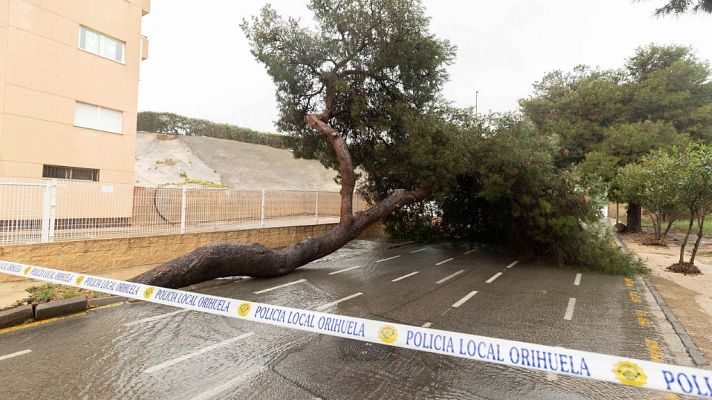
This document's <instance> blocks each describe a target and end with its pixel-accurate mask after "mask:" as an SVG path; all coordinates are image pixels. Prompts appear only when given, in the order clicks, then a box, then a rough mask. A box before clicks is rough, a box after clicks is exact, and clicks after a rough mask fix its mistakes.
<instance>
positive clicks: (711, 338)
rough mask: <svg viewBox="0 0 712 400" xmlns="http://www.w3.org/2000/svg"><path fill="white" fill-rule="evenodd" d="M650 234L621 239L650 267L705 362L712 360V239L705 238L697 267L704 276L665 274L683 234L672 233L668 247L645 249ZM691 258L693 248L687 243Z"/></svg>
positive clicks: (661, 290)
mask: <svg viewBox="0 0 712 400" xmlns="http://www.w3.org/2000/svg"><path fill="white" fill-rule="evenodd" d="M649 235H650V234H649V233H638V234H623V235H620V238H621V240H623V242H624V243H625V244H626V246H627V247H628V249H629V250H630V251H631V252H633V253H635V254H637V255H638V256H640V257H641V258H642V259H643V260H644V261H645V263H646V265H647V266H648V268H650V276H649V278H650V281H651V282H652V283H653V285H655V288H656V289H657V291H658V292H659V294H660V296H662V298H663V300H665V303H667V305H668V306H669V307H670V309H671V310H672V312H673V313H674V314H675V317H676V318H677V319H678V321H679V322H680V323H681V324H682V325H683V326H684V328H685V330H686V331H687V333H688V334H689V335H690V337H691V338H692V340H693V341H694V342H695V345H697V347H698V348H699V350H700V351H701V352H702V354H703V355H704V357H705V359H707V360H708V362H709V360H712V335H710V332H712V240H710V239H709V238H705V240H703V244H702V245H701V246H700V250H699V252H698V256H697V259H696V260H695V265H697V266H698V267H699V268H700V270H701V271H702V274H701V275H697V276H689V275H683V274H677V273H674V272H670V271H666V270H665V268H667V267H668V266H670V265H672V264H674V263H676V262H677V261H678V258H679V254H680V246H679V243H680V234H670V235H669V244H668V247H661V246H645V245H643V244H642V243H641V242H642V240H643V239H644V238H646V237H647V236H649ZM687 247H688V256H689V251H690V250H691V247H692V246H691V245H689V244H688V246H687Z"/></svg>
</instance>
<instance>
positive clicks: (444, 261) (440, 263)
mask: <svg viewBox="0 0 712 400" xmlns="http://www.w3.org/2000/svg"><path fill="white" fill-rule="evenodd" d="M452 260H454V258H448V259H447V260H442V261H440V262H439V263H437V264H435V265H443V264H445V263H446V262H448V261H452Z"/></svg>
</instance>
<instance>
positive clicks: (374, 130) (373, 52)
mask: <svg viewBox="0 0 712 400" xmlns="http://www.w3.org/2000/svg"><path fill="white" fill-rule="evenodd" d="M309 8H310V10H312V12H313V13H314V17H315V21H316V25H315V26H314V27H304V26H301V25H300V24H299V21H297V20H295V19H292V18H286V19H285V18H282V17H280V16H279V15H278V14H277V12H276V11H275V10H273V9H272V8H271V7H270V6H265V7H264V8H263V9H262V11H261V13H260V15H259V16H258V17H254V18H253V19H252V20H250V21H245V22H243V24H242V27H243V30H244V31H245V34H246V35H247V37H248V40H249V41H250V44H251V46H252V53H253V55H254V56H255V57H256V58H257V60H258V61H260V62H262V63H263V64H264V65H265V67H266V69H267V72H268V74H269V75H270V76H271V77H272V79H273V80H274V82H275V85H276V89H277V102H278V107H279V120H278V121H277V125H278V127H279V129H280V130H281V131H283V132H287V133H289V134H290V135H291V136H292V137H293V140H291V141H290V143H291V147H292V148H293V150H294V154H295V155H296V156H298V157H307V158H314V159H318V160H320V161H322V163H324V164H325V165H329V166H331V167H337V165H338V160H337V159H336V156H335V154H334V152H333V150H332V149H331V148H330V146H329V143H328V142H327V141H325V140H324V139H323V137H322V135H321V134H320V133H318V132H316V131H315V130H313V129H311V128H310V127H308V126H306V125H305V124H304V116H305V115H308V114H322V113H325V115H323V117H325V118H324V120H325V121H327V122H328V124H329V125H330V126H331V127H332V128H333V129H334V130H335V131H337V132H339V133H340V134H341V135H342V137H343V138H344V140H345V142H346V143H347V144H348V147H349V151H350V153H351V157H352V160H353V164H354V166H355V167H360V168H361V169H362V170H363V171H365V172H366V176H367V179H368V183H369V185H370V186H371V188H372V189H373V190H375V191H378V192H380V193H386V192H388V191H389V190H394V189H412V188H414V187H418V186H421V187H422V186H425V187H428V188H430V189H437V188H438V187H441V186H442V184H443V183H444V181H443V176H445V174H443V173H442V172H443V170H446V169H447V170H449V169H452V168H453V163H454V162H456V160H455V159H454V157H453V156H452V154H451V153H452V152H451V151H450V146H448V145H447V142H449V140H450V136H452V135H451V134H452V133H453V132H452V130H451V129H449V128H448V126H447V125H446V124H445V125H444V124H442V118H441V116H442V115H443V114H444V113H445V112H446V110H445V108H444V107H443V106H442V101H441V97H440V90H441V88H442V85H443V83H444V82H445V81H446V79H447V72H446V67H447V65H448V64H449V63H450V62H451V61H452V59H453V57H454V51H455V49H454V47H453V46H452V45H450V43H449V42H448V41H446V40H442V39H438V38H437V37H435V36H434V35H433V34H432V33H431V32H430V31H429V27H428V24H429V19H428V18H427V16H426V15H425V13H424V9H423V7H422V5H421V3H420V2H419V1H411V0H360V1H347V0H341V1H325V0H312V1H311V2H310V3H309ZM426 153H427V155H428V156H427V157H423V155H424V154H426Z"/></svg>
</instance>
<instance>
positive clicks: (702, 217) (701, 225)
mask: <svg viewBox="0 0 712 400" xmlns="http://www.w3.org/2000/svg"><path fill="white" fill-rule="evenodd" d="M705 217H706V214H705V212H704V210H702V211H700V212H699V213H698V214H697V226H698V228H699V229H698V230H697V240H695V247H693V248H692V255H691V256H690V264H692V265H695V257H696V256H697V250H699V249H700V242H701V241H702V237H703V236H704V235H705Z"/></svg>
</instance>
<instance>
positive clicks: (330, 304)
mask: <svg viewBox="0 0 712 400" xmlns="http://www.w3.org/2000/svg"><path fill="white" fill-rule="evenodd" d="M362 294H363V293H361V292H358V293H354V294H352V295H351V296H346V297H344V298H343V299H338V300H336V301H332V302H331V303H326V304H324V305H321V306H319V307H317V308H316V310H317V311H323V310H326V309H327V308H329V307H331V306H335V305H337V304H339V303H341V302H342V301H346V300H351V299H353V298H354V297H358V296H361V295H362Z"/></svg>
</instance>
